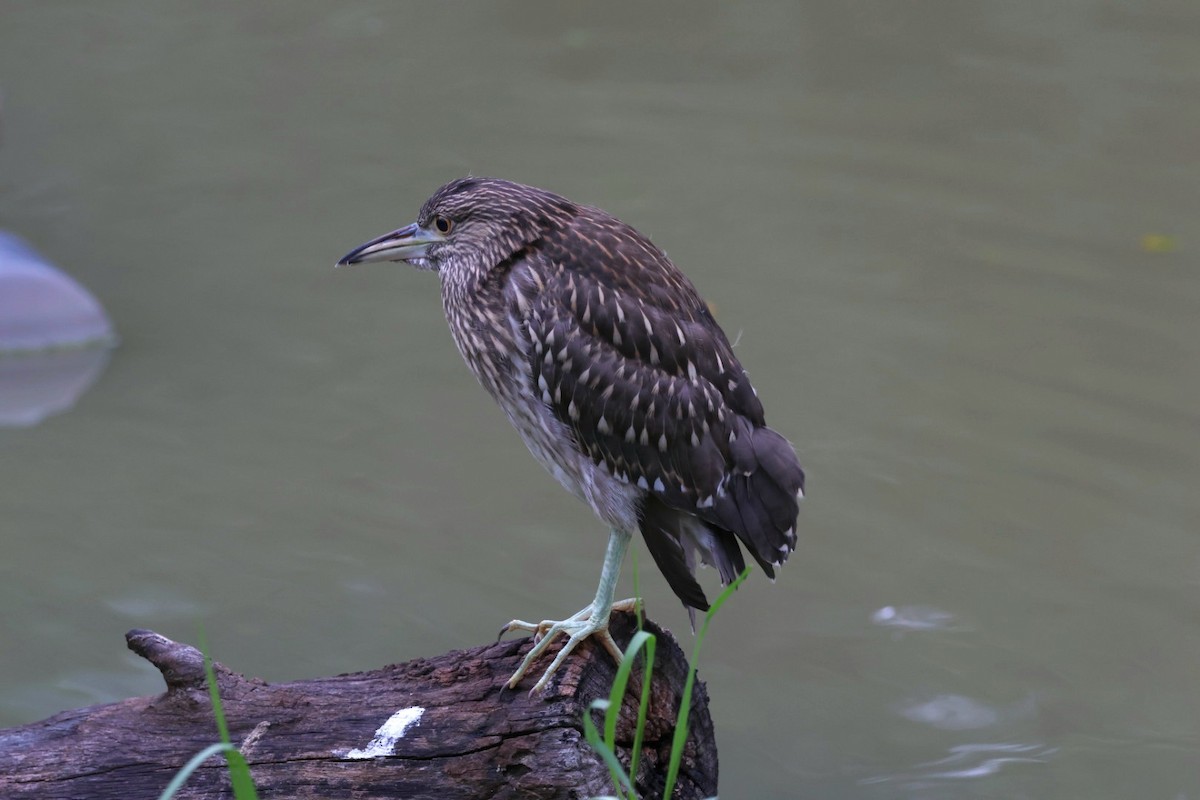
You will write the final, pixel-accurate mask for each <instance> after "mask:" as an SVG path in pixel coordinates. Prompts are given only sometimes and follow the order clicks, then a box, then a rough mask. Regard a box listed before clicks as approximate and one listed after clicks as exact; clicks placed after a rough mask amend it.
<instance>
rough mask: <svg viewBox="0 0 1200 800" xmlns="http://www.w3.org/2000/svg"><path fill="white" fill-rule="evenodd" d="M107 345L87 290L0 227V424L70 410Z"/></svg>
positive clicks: (108, 334) (111, 338) (110, 340)
mask: <svg viewBox="0 0 1200 800" xmlns="http://www.w3.org/2000/svg"><path fill="white" fill-rule="evenodd" d="M115 343H116V334H115V332H114V331H113V326H112V322H110V321H109V318H108V315H107V314H106V313H105V312H104V308H103V307H102V306H101V305H100V303H99V302H98V301H97V300H96V298H94V297H92V295H91V293H90V292H88V290H87V289H85V288H83V287H82V286H80V285H79V283H77V282H76V281H75V280H74V279H73V278H71V277H70V276H69V275H67V274H65V273H63V272H61V271H60V270H58V269H57V268H56V267H54V266H53V265H51V264H49V263H47V262H46V261H45V260H43V259H42V257H41V256H40V255H39V254H38V253H37V251H35V250H34V249H33V248H32V247H31V246H30V245H29V244H27V243H26V242H25V241H24V240H22V239H21V238H20V237H18V236H15V235H13V234H11V233H7V232H5V231H0V426H10V427H12V426H16V427H26V426H30V425H36V424H37V423H39V422H41V421H42V420H43V419H45V418H46V417H48V416H50V415H52V414H57V413H59V412H61V411H65V410H66V409H68V408H70V407H71V405H72V404H74V402H75V400H76V399H77V398H78V397H79V396H80V395H81V394H83V393H84V392H85V391H86V390H87V388H88V387H89V386H91V384H92V383H93V382H94V381H95V380H96V378H98V377H99V376H100V373H101V372H102V371H103V370H104V367H105V365H106V364H107V363H108V357H109V351H110V350H111V348H112V347H113V345H114V344H115Z"/></svg>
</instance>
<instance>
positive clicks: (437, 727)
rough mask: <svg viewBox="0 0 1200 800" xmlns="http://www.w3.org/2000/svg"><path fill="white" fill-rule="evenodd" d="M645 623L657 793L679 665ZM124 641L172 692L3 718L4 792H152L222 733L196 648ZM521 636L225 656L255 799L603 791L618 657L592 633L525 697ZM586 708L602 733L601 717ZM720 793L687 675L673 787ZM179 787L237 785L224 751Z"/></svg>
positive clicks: (13, 795)
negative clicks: (304, 676)
mask: <svg viewBox="0 0 1200 800" xmlns="http://www.w3.org/2000/svg"><path fill="white" fill-rule="evenodd" d="M634 624H635V623H634V621H633V618H632V617H631V616H630V615H628V614H615V615H614V617H613V622H612V632H613V635H614V637H615V638H616V639H617V641H618V642H619V643H622V644H624V643H625V642H627V641H628V639H629V636H630V635H631V634H632V631H633V630H634ZM646 628H647V630H649V631H651V632H652V633H654V634H655V635H656V636H657V637H658V648H657V654H656V661H655V669H654V683H653V686H652V689H651V702H650V712H649V723H648V725H647V729H646V733H645V740H644V746H643V753H642V757H641V764H640V766H639V770H638V773H639V774H638V775H637V785H638V789H639V795H640V796H642V797H645V798H653V797H661V796H662V791H663V782H664V778H665V775H666V764H667V758H668V756H669V754H670V749H671V736H672V733H673V728H674V721H675V716H676V709H678V707H679V696H680V693H681V691H682V687H683V683H684V679H685V677H686V674H687V672H686V670H687V663H686V661H685V658H684V656H683V653H682V652H681V651H680V649H679V646H678V644H677V643H676V642H675V640H674V638H673V637H672V636H671V635H670V634H669V633H665V632H664V631H662V630H661V629H660V628H658V627H657V626H656V625H654V624H653V623H651V622H647V624H646ZM126 640H127V642H128V645H129V647H130V649H131V650H133V651H134V652H135V653H137V654H138V655H140V656H142V657H143V658H146V659H147V660H149V661H150V662H151V663H153V664H154V665H155V666H156V667H158V669H159V670H160V671H161V672H162V675H163V678H164V679H165V680H166V684H167V691H166V693H164V694H161V695H158V696H156V697H139V698H133V699H130V700H125V701H123V702H120V703H113V704H111V705H101V706H92V707H90V708H83V709H76V710H73V711H66V712H63V713H61V714H58V715H57V716H54V717H51V718H50V719H47V720H43V721H42V722H37V723H33V724H30V725H24V726H21V727H18V728H10V729H7V730H0V797H3V798H6V800H18V798H35V797H36V798H70V799H71V800H79V799H80V798H97V799H101V798H120V800H139V798H156V797H157V796H158V794H159V793H160V792H161V791H162V789H163V788H164V787H165V786H166V785H167V783H168V782H169V781H170V779H171V778H172V777H173V775H174V774H175V773H176V772H177V771H178V770H179V769H180V768H181V767H182V766H183V765H184V764H185V763H187V761H188V760H189V759H190V758H191V757H192V756H193V755H195V754H196V753H198V752H199V751H200V750H202V749H204V748H205V747H206V746H208V745H210V744H212V743H213V742H214V741H217V731H216V726H215V723H214V719H213V713H212V708H211V705H210V702H209V697H208V690H207V688H206V684H205V679H204V661H203V656H202V655H201V654H200V651H198V650H196V649H195V648H194V647H191V646H189V645H185V644H180V643H178V642H173V641H171V640H170V639H168V638H166V637H164V636H160V635H159V634H156V633H154V632H152V631H145V630H134V631H130V632H129V633H128V634H126ZM529 647H530V644H529V640H528V639H517V640H510V641H504V642H500V643H497V644H494V645H490V646H484V647H476V648H474V649H471V650H462V651H454V652H450V653H447V654H445V655H442V656H438V657H436V658H429V659H425V658H420V659H417V660H415V661H409V662H407V663H404V664H395V665H393V666H389V667H384V668H382V669H378V670H374V671H371V672H359V673H353V674H349V675H338V676H336V677H331V678H318V679H315V680H305V681H296V682H293V683H275V684H271V683H266V682H264V681H261V680H258V679H254V678H246V677H243V676H242V675H239V674H237V673H234V672H232V671H230V670H229V669H227V668H225V667H224V666H221V665H220V664H216V665H215V672H216V675H217V684H218V686H219V687H220V691H221V699H222V705H223V707H224V710H225V716H226V719H227V720H228V722H229V728H230V736H231V738H232V739H233V742H234V744H236V745H238V746H239V748H240V749H241V751H242V753H243V754H244V755H245V757H246V759H247V761H248V762H249V764H250V769H251V772H252V773H253V776H254V781H255V784H256V786H257V787H258V791H259V796H260V797H261V798H264V799H266V798H283V797H287V798H341V797H353V798H363V799H365V800H374V799H375V798H405V799H406V800H417V799H418V798H437V800H459V799H460V798H462V799H463V800H465V799H466V798H523V799H524V800H529V799H532V798H587V797H595V796H600V795H609V794H613V786H612V784H611V782H610V778H609V774H608V770H607V768H606V767H605V766H604V764H603V762H602V761H601V760H600V758H599V757H598V756H597V754H596V753H595V751H593V750H592V748H591V747H590V746H589V745H588V743H587V741H586V740H585V738H584V733H583V715H584V714H585V713H589V712H587V708H588V706H589V704H590V703H591V702H592V700H594V699H596V698H598V697H605V696H607V694H608V690H609V687H610V686H611V685H612V679H613V675H614V673H615V666H614V664H613V663H612V658H611V657H610V656H609V655H608V654H607V653H606V652H605V651H604V650H603V648H600V647H597V646H594V645H592V643H591V642H586V643H584V644H583V645H581V646H580V647H579V649H578V650H577V651H576V652H575V653H573V654H572V655H571V657H569V658H568V659H567V661H566V663H565V665H564V666H563V667H562V668H561V669H560V670H559V672H558V673H557V674H556V675H555V678H554V679H553V680H552V681H551V683H550V685H549V686H548V687H547V689H546V691H545V693H544V694H543V695H541V696H530V695H529V693H528V685H531V684H532V682H533V680H534V678H533V677H532V673H531V677H530V678H529V680H527V681H526V682H525V683H524V684H522V688H519V689H517V690H511V689H507V688H504V682H505V680H506V679H507V677H508V676H509V675H510V674H511V673H512V672H513V670H514V669H516V666H517V664H518V663H519V660H520V658H521V657H522V656H523V655H524V653H525V652H527V651H528V649H529ZM556 650H557V648H552V649H551V653H550V654H547V655H546V656H544V657H543V659H548V658H549V657H551V656H552V655H553V653H554V652H555V651H556ZM547 663H548V661H545V660H543V661H542V662H541V667H542V668H544V667H545V665H546V664H547ZM535 671H536V669H535ZM639 676H640V668H638V669H635V670H634V679H633V680H631V682H630V686H631V687H634V688H633V689H632V690H631V691H630V693H629V695H630V696H628V697H627V698H626V701H625V704H624V705H623V707H622V711H621V717H620V720H621V721H620V724H619V726H618V733H617V740H618V745H619V753H618V757H619V758H620V759H621V761H622V762H623V763H624V764H625V765H626V767H628V764H629V755H630V752H629V751H630V748H631V746H632V743H633V729H632V726H633V721H634V720H635V719H636V713H637V705H636V697H635V695H636V694H637V692H638V691H639V688H638V687H640V677H639ZM526 684H528V685H526ZM591 713H595V714H596V717H595V719H596V722H597V726H598V727H600V728H601V729H602V725H603V723H602V720H601V719H600V715H599V714H598V713H596V712H591ZM716 793H717V750H716V743H715V740H714V738H713V726H712V719H711V717H710V716H709V713H708V697H707V694H706V692H705V689H704V685H703V684H701V683H699V682H697V685H696V689H695V691H694V693H693V696H692V709H691V733H690V735H689V739H688V742H687V746H686V748H685V755H684V759H683V767H682V769H681V770H680V777H679V784H678V786H677V788H676V790H675V795H674V796H675V797H676V798H684V799H686V800H691V799H692V798H704V797H710V796H713V795H715V794H716ZM176 797H179V798H201V797H203V798H218V797H221V798H224V797H232V790H231V789H230V785H229V779H228V777H227V773H226V770H225V763H224V759H223V758H222V757H220V756H217V757H215V758H212V759H210V760H209V761H207V762H206V763H205V765H204V766H203V767H202V768H200V769H199V770H197V771H196V772H195V773H194V774H193V775H192V778H191V780H190V781H188V783H187V785H186V786H185V787H184V789H183V790H182V791H181V792H180V793H179V794H177V795H176Z"/></svg>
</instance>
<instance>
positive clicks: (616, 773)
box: [583, 698, 637, 798]
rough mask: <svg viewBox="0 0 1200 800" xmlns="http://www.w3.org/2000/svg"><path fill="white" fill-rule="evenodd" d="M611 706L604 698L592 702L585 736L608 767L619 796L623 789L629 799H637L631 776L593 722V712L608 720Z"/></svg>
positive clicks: (585, 716)
mask: <svg viewBox="0 0 1200 800" xmlns="http://www.w3.org/2000/svg"><path fill="white" fill-rule="evenodd" d="M610 705H611V704H610V703H609V701H607V700H604V699H603V698H600V699H596V700H593V701H592V704H591V706H589V707H588V712H587V713H585V714H584V715H583V735H584V738H586V739H587V742H588V744H590V745H591V746H592V749H594V750H595V751H596V752H597V753H599V754H600V758H601V759H603V760H604V763H605V764H607V765H608V771H609V774H611V775H612V779H613V785H614V786H616V787H617V794H618V795H619V794H621V789H622V788H624V789H625V790H626V791H628V792H629V795H628V796H629V797H633V798H636V797H637V795H636V794H634V791H633V783H632V782H631V781H630V780H629V776H628V775H626V774H625V769H624V767H622V766H621V762H620V761H618V760H617V754H616V753H614V752H613V749H612V748H611V747H609V746H608V745H607V744H605V743H604V740H603V739H601V738H600V731H598V730H596V723H594V722H592V715H591V712H592V711H603V712H605V717H606V718H607V716H608V708H609V706H610Z"/></svg>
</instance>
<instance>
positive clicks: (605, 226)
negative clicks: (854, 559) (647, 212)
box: [527, 215, 804, 607]
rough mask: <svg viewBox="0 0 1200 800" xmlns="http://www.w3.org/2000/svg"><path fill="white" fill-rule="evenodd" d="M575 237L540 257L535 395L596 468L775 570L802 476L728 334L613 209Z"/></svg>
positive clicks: (786, 548)
mask: <svg viewBox="0 0 1200 800" xmlns="http://www.w3.org/2000/svg"><path fill="white" fill-rule="evenodd" d="M571 234H572V235H571V236H566V237H562V238H561V239H548V240H547V241H546V242H545V244H544V247H543V248H542V250H541V252H539V253H538V254H537V255H536V256H535V257H537V258H546V259H548V260H549V264H552V265H553V266H552V267H551V268H550V269H546V270H543V271H542V274H543V275H547V274H549V275H551V276H552V277H550V278H549V279H548V280H546V282H545V284H544V286H543V287H542V291H541V292H540V293H538V295H537V298H536V299H535V300H534V301H533V302H532V304H531V305H530V307H529V309H528V312H529V313H528V317H527V319H528V332H529V335H530V338H531V341H532V343H533V350H532V352H531V356H530V357H531V360H532V366H533V373H532V374H533V380H534V382H535V384H536V387H537V391H538V392H539V394H540V396H541V397H542V399H543V401H544V402H545V403H546V404H547V405H549V406H550V407H551V408H552V409H553V411H554V412H555V414H556V415H557V416H558V417H559V419H561V420H562V421H563V422H564V423H566V424H567V425H568V426H569V427H570V429H571V430H572V431H573V432H574V436H575V441H576V443H577V445H578V446H579V448H580V449H581V450H582V451H584V452H586V453H587V454H588V456H590V457H591V459H592V460H593V461H594V462H595V463H596V464H598V465H600V466H601V467H602V468H603V469H606V470H608V471H609V472H610V473H612V474H613V475H615V476H616V477H617V478H618V479H620V480H623V481H626V482H629V483H632V484H636V485H637V486H639V487H641V488H642V489H644V490H646V491H647V492H648V493H649V494H651V495H652V496H653V497H654V498H655V499H656V500H657V501H658V502H660V503H662V504H664V505H665V506H667V507H669V508H671V509H676V510H678V511H682V512H686V513H687V514H692V515H695V516H696V517H698V518H700V519H702V520H704V521H705V522H706V523H709V524H710V525H712V526H713V527H714V528H716V529H718V530H719V531H731V532H733V533H734V534H736V535H737V537H738V538H739V539H741V540H742V542H743V543H745V545H746V546H747V548H748V549H749V551H750V553H751V555H752V556H753V557H754V558H755V560H756V561H758V563H759V564H760V565H761V566H762V567H763V569H764V570H765V571H766V572H767V573H768V575H773V570H772V565H778V564H780V563H782V562H783V561H784V560H785V559H786V558H787V555H788V554H789V553H790V552H791V550H792V549H793V548H794V546H795V541H796V535H795V523H796V515H797V512H798V506H797V493H798V492H799V491H800V490H801V488H802V486H803V481H804V473H803V472H802V470H801V469H800V465H799V463H798V461H797V459H796V456H795V453H794V451H793V450H792V448H791V445H789V444H788V443H787V441H786V440H785V439H783V437H781V436H779V435H778V434H777V433H775V432H774V431H771V430H770V429H768V428H766V427H765V423H764V419H763V411H762V405H761V403H759V401H758V398H757V396H756V394H755V392H754V389H753V387H752V386H751V385H750V381H749V378H748V377H747V375H746V372H745V370H744V369H742V366H741V364H739V363H738V361H737V359H736V358H735V357H734V355H733V352H732V349H731V347H730V345H729V342H728V340H727V339H726V337H725V335H724V333H723V332H722V331H721V329H720V328H719V327H718V326H717V324H716V322H715V321H714V320H713V318H712V316H711V314H710V313H709V311H708V309H707V307H706V306H705V304H704V302H703V300H701V298H700V296H699V295H698V293H697V292H696V291H695V289H694V288H693V287H692V286H691V284H690V283H689V282H688V281H687V279H686V278H685V277H684V276H683V275H682V274H681V273H679V272H678V270H676V269H675V267H674V266H673V265H671V263H670V261H668V260H667V259H666V256H665V255H663V254H662V252H661V251H659V250H658V249H657V248H654V246H653V245H651V244H650V243H649V242H648V241H646V240H645V239H644V238H643V237H641V236H640V235H638V234H636V232H634V231H633V230H632V229H631V228H628V227H627V226H624V225H623V224H622V223H619V222H617V221H616V220H613V219H612V218H609V217H607V216H606V215H603V216H599V215H597V216H596V217H592V216H585V217H584V218H582V219H581V220H577V221H576V223H575V227H574V228H573V229H572V231H571ZM562 241H569V242H572V243H574V244H575V247H574V249H571V248H567V247H565V246H563V245H562V244H561V243H560V242H562ZM615 261H624V262H626V263H625V264H623V265H622V268H621V269H619V270H614V269H612V265H613V264H614V263H615ZM630 262H632V265H631V263H630ZM643 532H644V533H645V531H643ZM650 539H651V535H650V534H647V541H648V542H649V541H650ZM734 549H735V550H736V545H735V546H734ZM655 556H656V560H657V559H658V556H659V554H657V553H656V554H655ZM738 560H739V561H740V556H739V557H738ZM661 565H662V562H661V561H660V566H661ZM664 572H666V570H665V569H664ZM723 573H724V570H723ZM723 577H725V576H724V574H723ZM668 578H670V575H668ZM672 583H673V585H674V581H673V582H672ZM693 583H694V581H693ZM677 591H679V590H678V588H677ZM681 597H683V594H682V593H681ZM684 601H685V603H689V604H691V605H696V604H695V603H691V602H690V601H689V600H688V599H687V598H684ZM697 607H699V606H697Z"/></svg>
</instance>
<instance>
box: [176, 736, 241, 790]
mask: <svg viewBox="0 0 1200 800" xmlns="http://www.w3.org/2000/svg"><path fill="white" fill-rule="evenodd" d="M235 749H236V748H235V747H234V746H233V745H231V744H227V743H225V742H217V743H216V744H210V745H209V746H208V747H206V748H204V749H203V750H201V751H200V752H199V753H196V755H194V756H192V760H191V761H189V762H188V763H186V764H184V766H183V769H181V770H179V772H176V773H175V777H174V778H172V779H171V782H170V783H168V784H167V788H165V789H163V791H162V794H160V795H159V796H158V800H171V798H172V797H174V796H175V793H176V792H178V791H179V787H181V786H183V784H185V783H187V779H188V778H190V777H192V773H193V772H195V771H196V769H197V768H198V767H199V766H200V765H201V764H203V763H204V762H205V761H208V760H209V759H210V758H212V757H213V756H215V755H216V754H217V753H221V752H228V751H230V750H235Z"/></svg>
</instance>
